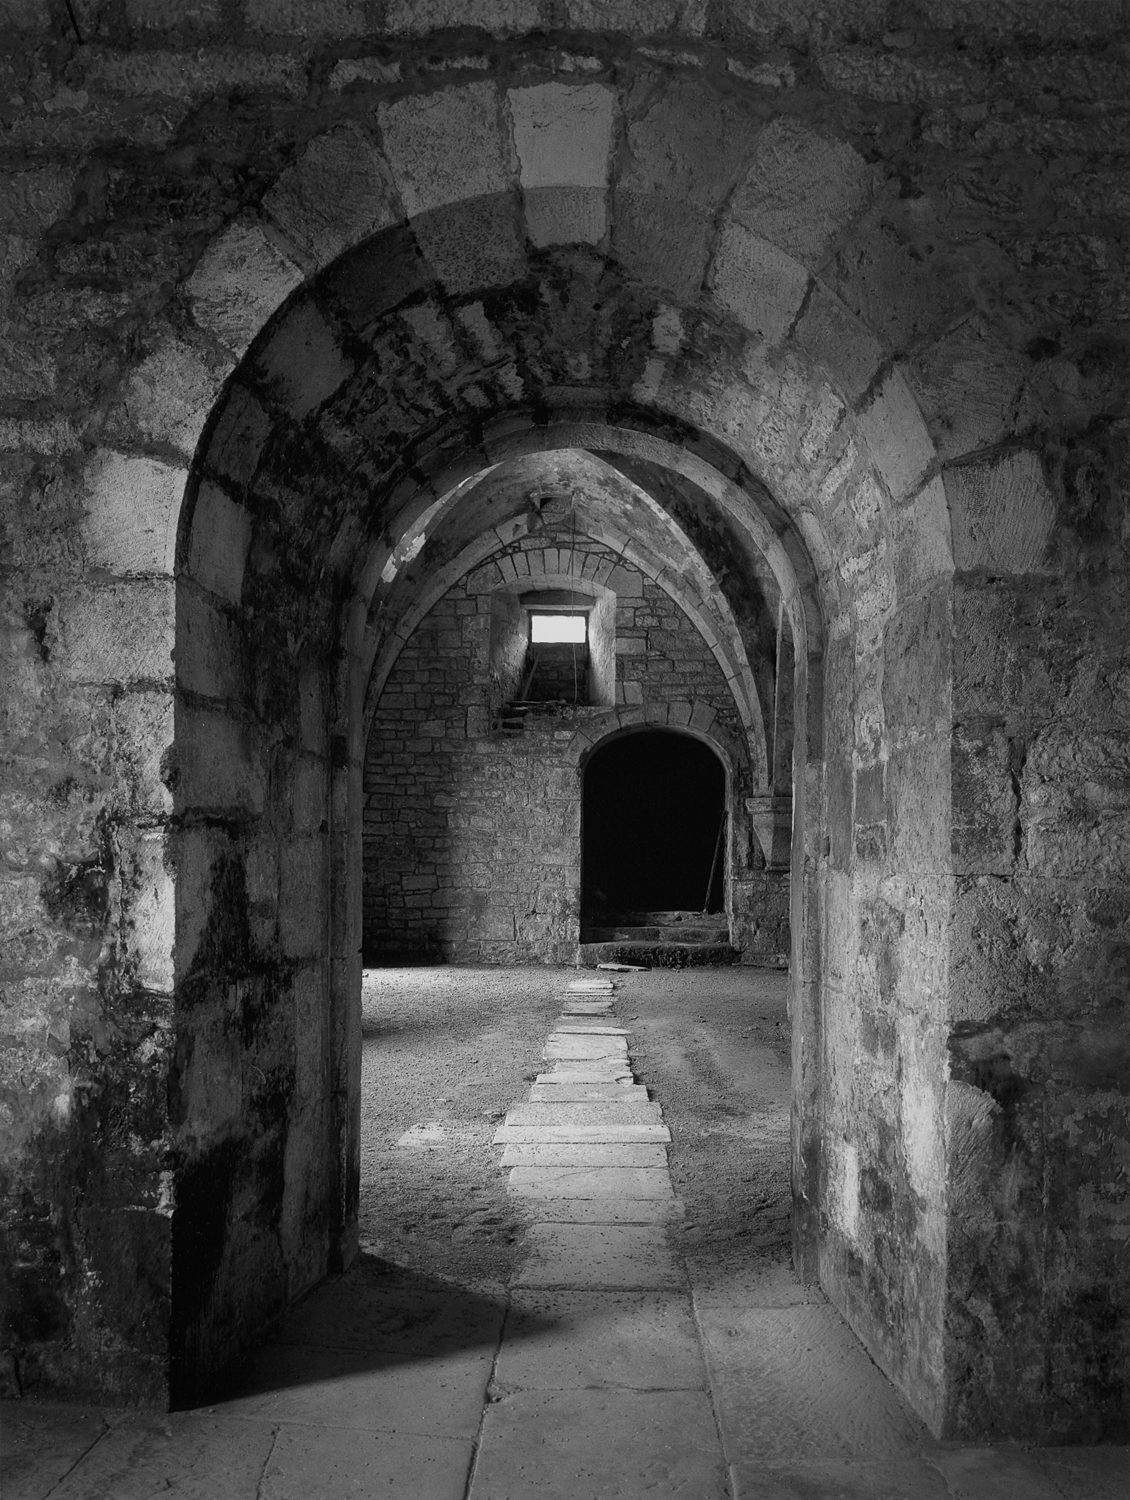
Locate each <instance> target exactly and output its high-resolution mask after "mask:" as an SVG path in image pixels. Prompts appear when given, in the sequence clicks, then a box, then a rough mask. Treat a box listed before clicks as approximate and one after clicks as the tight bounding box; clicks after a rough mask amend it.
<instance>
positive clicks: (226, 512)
mask: <svg viewBox="0 0 1130 1500" xmlns="http://www.w3.org/2000/svg"><path fill="white" fill-rule="evenodd" d="M250 544H251V517H250V515H249V514H248V512H247V511H246V510H244V508H243V507H242V505H236V503H235V502H234V501H233V500H229V499H228V497H227V495H225V494H224V492H223V490H221V489H220V487H219V486H218V485H215V484H212V483H211V482H210V481H209V480H207V479H206V480H204V481H203V483H202V484H201V486H200V491H199V493H198V494H197V497H196V507H195V509H194V510H193V513H192V539H191V541H190V543H189V553H188V566H189V572H190V573H191V574H192V576H193V578H195V579H196V581H197V582H198V583H200V584H201V585H202V586H203V587H204V588H206V589H209V590H211V592H212V593H214V594H218V595H219V596H220V597H221V598H222V599H227V600H229V601H230V602H231V603H232V604H238V603H239V601H240V597H241V595H242V593H243V574H244V569H245V568H246V566H247V551H248V548H249V546H250Z"/></svg>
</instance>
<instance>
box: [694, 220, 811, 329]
mask: <svg viewBox="0 0 1130 1500" xmlns="http://www.w3.org/2000/svg"><path fill="white" fill-rule="evenodd" d="M711 286H712V288H713V292H714V296H715V297H716V298H717V300H718V301H719V302H720V303H721V305H722V306H723V307H724V308H726V310H727V311H728V312H731V313H733V314H734V316H735V317H736V318H737V319H738V321H739V322H740V323H741V324H742V326H743V327H745V328H748V329H749V331H750V333H752V334H754V335H755V336H756V337H757V338H759V339H762V340H764V342H765V343H767V344H776V343H778V342H779V341H780V339H781V338H782V337H783V336H784V334H785V332H786V330H787V329H788V328H789V327H790V326H791V325H792V323H793V320H794V319H795V318H796V315H797V313H798V312H799V311H800V307H801V303H802V302H803V300H804V294H805V290H806V288H807V286H808V272H807V271H806V270H805V269H804V267H803V266H802V265H800V264H799V263H798V262H797V261H795V260H794V259H793V258H792V257H791V256H789V255H787V254H786V253H785V252H784V251H782V250H781V249H779V248H778V247H777V246H776V245H773V244H771V243H770V242H769V241H768V240H766V239H763V238H762V237H761V236H760V235H757V234H754V233H752V232H751V231H750V230H748V229H746V228H745V227H744V226H743V225H741V224H736V223H735V224H729V225H727V226H726V227H725V229H723V231H722V235H721V237H720V239H719V242H718V252H717V255H716V257H715V260H714V264H713V267H712V268H711Z"/></svg>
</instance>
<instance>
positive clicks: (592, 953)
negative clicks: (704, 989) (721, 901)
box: [577, 943, 741, 969]
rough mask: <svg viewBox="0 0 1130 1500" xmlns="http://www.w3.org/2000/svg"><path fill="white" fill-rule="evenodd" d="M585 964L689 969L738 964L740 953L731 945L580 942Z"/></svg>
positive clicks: (579, 954)
mask: <svg viewBox="0 0 1130 1500" xmlns="http://www.w3.org/2000/svg"><path fill="white" fill-rule="evenodd" d="M577 956H578V962H579V963H583V964H613V963H615V964H638V965H639V966H640V967H641V968H645V969H689V968H705V967H708V966H711V965H723V964H735V963H737V962H738V961H739V959H740V958H741V953H740V952H739V951H738V949H736V948H732V947H731V946H730V944H729V943H581V944H579V945H578V947H577Z"/></svg>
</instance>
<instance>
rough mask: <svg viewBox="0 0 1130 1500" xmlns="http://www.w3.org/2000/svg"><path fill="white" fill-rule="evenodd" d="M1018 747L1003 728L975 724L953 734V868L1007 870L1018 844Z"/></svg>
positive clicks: (996, 872) (994, 872) (969, 871)
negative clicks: (1014, 764)
mask: <svg viewBox="0 0 1130 1500" xmlns="http://www.w3.org/2000/svg"><path fill="white" fill-rule="evenodd" d="M1013 756H1014V747H1013V744H1012V742H1011V741H1010V740H1009V738H1008V736H1007V734H1006V733H1005V732H1004V730H1002V729H998V728H993V727H992V726H988V725H986V726H984V727H982V726H979V725H977V724H969V725H963V724H959V725H957V726H956V727H955V729H954V733H953V832H952V844H953V867H954V873H955V874H959V875H964V874H985V875H1007V874H1008V873H1009V872H1010V871H1011V870H1012V869H1013V868H1014V867H1015V864H1016V857H1017V853H1018V846H1019V843H1020V818H1019V813H1020V807H1019V788H1018V786H1017V784H1016V781H1015V778H1014V766H1013Z"/></svg>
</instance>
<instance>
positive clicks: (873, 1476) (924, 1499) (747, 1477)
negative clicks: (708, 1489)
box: [730, 1458, 951, 1500]
mask: <svg viewBox="0 0 1130 1500" xmlns="http://www.w3.org/2000/svg"><path fill="white" fill-rule="evenodd" d="M730 1479H731V1483H732V1485H733V1491H734V1500H951V1496H950V1493H949V1491H948V1490H947V1488H946V1485H945V1481H944V1480H943V1479H942V1477H941V1475H940V1474H938V1473H937V1472H936V1471H935V1470H933V1469H931V1468H930V1467H929V1465H928V1464H926V1463H925V1461H924V1460H922V1459H920V1458H907V1459H898V1460H895V1461H894V1462H886V1461H880V1462H878V1463H867V1462H861V1463H827V1464H798V1465H796V1466H795V1467H789V1468H787V1469H770V1468H764V1467H762V1466H761V1465H751V1464H734V1465H732V1467H731V1469H730Z"/></svg>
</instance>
